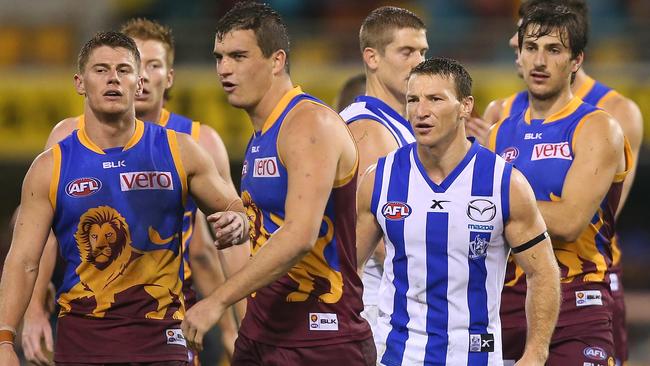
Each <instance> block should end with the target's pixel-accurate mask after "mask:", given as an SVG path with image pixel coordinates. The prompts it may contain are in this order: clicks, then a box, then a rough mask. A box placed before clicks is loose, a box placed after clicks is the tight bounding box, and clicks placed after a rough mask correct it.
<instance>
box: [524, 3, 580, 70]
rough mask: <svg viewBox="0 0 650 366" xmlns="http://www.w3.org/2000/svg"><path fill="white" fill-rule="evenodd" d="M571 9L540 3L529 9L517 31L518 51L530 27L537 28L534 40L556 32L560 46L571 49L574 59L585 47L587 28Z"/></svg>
mask: <svg viewBox="0 0 650 366" xmlns="http://www.w3.org/2000/svg"><path fill="white" fill-rule="evenodd" d="M580 19H581V16H579V15H578V13H576V12H575V11H574V10H573V9H572V8H570V7H569V6H567V5H564V4H558V3H555V2H547V3H541V4H538V5H537V6H534V7H530V8H529V9H528V11H527V12H526V13H525V14H524V16H523V18H522V20H521V25H520V26H519V30H518V34H517V36H518V38H519V49H520V50H521V48H522V45H523V40H524V36H525V35H526V34H525V32H526V30H527V29H528V27H529V26H530V25H533V26H537V29H536V30H535V32H534V33H532V34H530V35H531V36H532V37H534V38H540V37H543V36H547V35H549V34H551V33H553V32H554V31H558V32H559V35H560V41H561V42H562V44H563V45H564V46H565V47H567V48H569V49H571V58H572V59H575V58H576V57H578V56H579V55H580V54H581V53H582V52H584V50H585V46H586V45H587V27H586V24H585V22H583V21H581V20H580Z"/></svg>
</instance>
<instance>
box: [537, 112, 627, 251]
mask: <svg viewBox="0 0 650 366" xmlns="http://www.w3.org/2000/svg"><path fill="white" fill-rule="evenodd" d="M586 118H589V120H588V121H586V122H585V123H583V127H582V129H580V130H579V131H576V135H575V136H574V141H573V145H574V155H575V157H574V160H573V164H571V168H570V169H569V171H568V173H567V176H566V179H565V181H564V186H563V188H562V196H561V197H559V198H555V197H553V200H552V201H538V205H539V209H540V211H541V213H542V216H543V217H544V221H545V222H546V225H547V226H548V231H549V234H550V235H551V237H553V238H556V239H558V240H560V241H564V242H572V241H575V240H576V239H577V238H578V237H579V236H580V233H582V231H583V230H584V229H585V228H586V227H587V225H589V222H590V220H591V219H592V217H593V215H594V213H595V212H596V211H597V210H598V207H599V205H600V203H601V202H602V200H603V197H605V195H606V194H607V192H608V190H609V189H610V186H611V184H612V181H613V180H614V176H615V174H616V173H618V172H623V171H625V170H626V169H627V167H626V166H625V165H626V164H625V157H624V153H623V149H624V137H623V132H622V131H621V128H620V127H619V126H618V123H617V122H616V121H615V120H614V119H613V118H612V117H611V116H609V115H608V114H606V113H604V112H596V113H594V114H592V115H590V116H588V117H586ZM587 183H588V185H589V187H588V189H585V184H587Z"/></svg>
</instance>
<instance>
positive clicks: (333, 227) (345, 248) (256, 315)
mask: <svg viewBox="0 0 650 366" xmlns="http://www.w3.org/2000/svg"><path fill="white" fill-rule="evenodd" d="M299 103H316V104H319V105H322V102H320V101H318V100H317V99H316V98H314V97H312V96H310V95H308V94H304V93H302V91H301V90H300V88H298V87H297V88H295V89H292V90H291V91H289V92H288V93H287V94H285V95H284V96H283V97H282V99H281V100H280V102H279V103H278V105H277V106H276V107H275V109H274V110H273V112H272V113H271V115H270V116H269V117H268V119H267V121H266V123H265V124H264V127H263V129H262V131H260V132H255V134H254V135H253V136H252V138H251V140H250V142H249V144H248V147H247V149H246V157H245V160H244V166H243V171H242V181H241V189H242V200H243V202H244V205H245V206H246V210H247V214H248V217H249V220H250V226H251V234H250V235H251V238H250V239H251V245H252V253H253V255H255V254H256V253H257V251H258V250H259V249H260V247H262V246H264V244H265V243H266V241H267V240H268V239H269V237H271V235H273V233H274V232H275V231H276V230H278V228H280V227H281V226H282V225H283V220H284V216H285V212H284V204H285V200H286V196H287V170H286V168H285V166H284V165H283V163H282V157H281V156H280V155H279V154H278V150H277V141H278V134H279V132H280V129H281V128H282V123H283V121H284V119H285V117H286V115H287V114H288V113H289V112H290V111H291V110H292V109H293V108H294V107H295V106H296V105H298V104H299ZM303 123H305V128H309V126H308V124H309V121H303ZM341 123H343V122H342V121H341ZM356 177H357V172H356V167H355V168H354V170H353V171H352V172H350V174H349V176H348V177H347V178H345V179H344V180H342V181H337V182H334V187H333V188H332V192H331V194H330V197H329V200H328V202H327V206H326V208H325V212H324V215H323V220H322V223H321V227H320V232H319V234H318V239H317V241H316V244H315V245H314V247H313V249H312V250H311V252H310V253H308V254H307V255H306V256H305V257H303V258H302V259H301V261H300V262H299V263H298V264H296V265H294V266H293V268H291V270H290V271H289V272H288V273H287V274H286V275H284V276H282V277H280V278H279V279H278V280H276V281H274V282H273V283H271V284H270V285H268V286H266V287H263V288H261V289H260V290H258V291H257V292H256V293H254V294H252V295H251V296H249V297H248V306H247V308H246V316H245V317H244V319H243V320H242V326H241V329H240V331H241V332H242V334H244V335H245V336H246V337H248V338H251V339H253V340H255V341H258V342H261V343H265V344H271V345H277V346H282V347H311V346H319V345H328V344H336V343H344V342H350V341H355V340H363V339H367V338H370V337H371V336H372V334H371V333H370V329H369V326H368V323H367V322H366V321H365V320H363V319H362V318H361V316H360V315H359V314H360V312H361V310H362V309H363V304H362V301H361V290H362V284H361V280H360V279H359V277H358V275H357V273H356V241H355V222H356V207H355V192H356V184H357V182H356Z"/></svg>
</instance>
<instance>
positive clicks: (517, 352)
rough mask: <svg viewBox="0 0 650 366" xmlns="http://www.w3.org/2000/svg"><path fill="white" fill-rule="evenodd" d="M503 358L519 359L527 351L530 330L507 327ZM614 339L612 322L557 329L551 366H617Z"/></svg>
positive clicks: (502, 335)
mask: <svg viewBox="0 0 650 366" xmlns="http://www.w3.org/2000/svg"><path fill="white" fill-rule="evenodd" d="M501 337H502V339H503V359H504V360H518V359H519V358H521V355H522V354H523V351H524V345H525V342H526V328H504V329H503V330H502V334H501ZM613 355H614V339H613V335H612V322H611V320H609V319H603V320H594V321H588V322H585V323H582V324H575V325H567V326H564V327H556V328H555V332H554V333H553V337H552V338H551V347H550V352H549V357H548V361H547V362H546V364H547V365H549V366H555V365H561V366H583V365H592V364H593V365H603V366H605V365H607V366H613V365H614V356H613Z"/></svg>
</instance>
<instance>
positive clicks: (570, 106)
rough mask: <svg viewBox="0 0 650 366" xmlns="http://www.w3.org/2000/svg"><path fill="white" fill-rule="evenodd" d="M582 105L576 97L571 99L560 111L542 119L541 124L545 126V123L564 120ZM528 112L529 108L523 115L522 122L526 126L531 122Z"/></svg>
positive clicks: (580, 100)
mask: <svg viewBox="0 0 650 366" xmlns="http://www.w3.org/2000/svg"><path fill="white" fill-rule="evenodd" d="M582 103H583V102H582V99H580V98H578V97H573V99H571V101H569V103H567V104H566V105H565V106H564V107H562V109H560V110H559V111H557V112H555V113H553V114H551V115H550V116H548V117H546V118H544V122H543V123H544V124H546V123H551V122H555V121H558V120H561V119H563V118H566V117H568V116H570V115H571V114H572V113H573V112H575V111H576V109H578V107H580V105H581V104H582ZM530 111H531V109H530V106H529V107H528V108H527V109H526V114H524V120H525V121H526V123H528V124H530V120H531V117H530Z"/></svg>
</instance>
